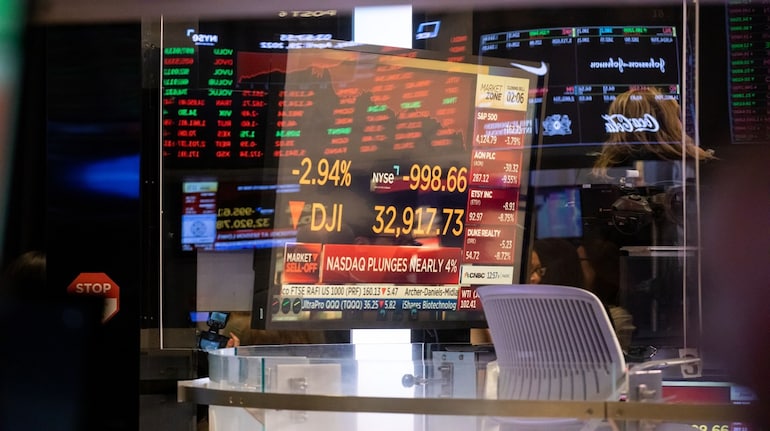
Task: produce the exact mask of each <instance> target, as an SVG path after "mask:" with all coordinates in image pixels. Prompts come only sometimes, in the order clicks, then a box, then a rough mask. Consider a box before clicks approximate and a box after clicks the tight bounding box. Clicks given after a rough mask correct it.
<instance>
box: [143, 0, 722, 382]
mask: <svg viewBox="0 0 770 431" xmlns="http://www.w3.org/2000/svg"><path fill="white" fill-rule="evenodd" d="M357 13H364V12H362V11H361V10H356V9H354V8H351V9H333V10H323V11H321V10H319V11H305V12H302V11H293V12H291V11H276V12H275V14H272V15H261V16H255V17H248V16H239V17H237V18H234V17H233V18H225V17H217V18H206V17H200V18H198V19H189V18H184V19H181V18H173V17H164V18H163V19H157V20H146V21H145V23H144V27H145V34H146V38H147V41H146V42H147V43H145V65H146V67H147V70H146V72H147V73H146V74H145V76H146V77H147V81H146V86H147V87H148V89H149V90H150V93H151V94H152V98H153V103H151V105H152V107H151V108H150V109H149V110H150V111H151V112H150V114H151V118H154V120H153V121H155V124H156V128H157V135H156V137H155V139H156V142H157V145H156V150H157V152H156V154H155V155H154V157H155V158H156V161H157V167H158V172H157V178H158V188H157V193H158V203H157V205H158V214H159V216H158V221H157V223H158V232H157V234H158V235H157V237H156V238H154V241H155V242H156V243H157V244H156V245H157V250H158V253H159V255H160V259H159V260H160V262H161V264H160V268H159V275H158V278H159V280H158V284H159V306H158V308H159V327H160V329H159V331H160V334H161V337H160V339H161V341H159V344H160V347H162V348H170V347H181V348H192V349H195V348H198V347H200V345H201V344H200V342H201V340H203V341H204V342H206V343H212V344H207V345H212V346H213V345H216V346H219V345H222V344H223V343H225V342H226V341H227V338H228V337H229V336H230V332H232V331H234V333H235V334H236V335H238V337H239V338H241V339H242V341H244V342H245V343H246V344H251V343H260V342H261V341H260V340H261V339H260V338H259V337H260V336H261V335H263V334H264V333H265V332H264V330H267V331H268V332H270V331H277V330H301V331H308V332H315V333H318V332H319V331H321V330H337V329H343V330H346V329H351V328H411V329H422V330H427V331H442V330H453V331H456V330H462V331H467V330H470V329H471V328H479V329H483V328H484V327H485V326H486V324H485V321H484V317H483V305H482V304H481V303H480V301H479V300H478V298H477V297H476V295H475V287H477V286H479V285H485V284H516V283H551V284H568V285H574V286H577V287H582V288H585V289H588V290H590V291H592V292H594V293H595V294H596V295H597V296H599V297H600V299H601V300H602V301H603V302H604V303H605V305H606V307H607V310H608V313H609V314H610V316H611V317H612V320H613V323H614V324H615V329H616V331H617V334H618V337H619V339H620V340H621V344H622V346H623V348H624V351H625V353H626V355H627V358H628V359H629V360H631V361H646V360H649V359H652V358H653V357H654V358H655V359H662V358H667V357H680V356H691V355H692V356H698V355H700V353H701V352H700V351H699V346H700V336H701V324H702V320H703V318H704V316H703V311H702V305H701V297H702V295H704V292H702V291H701V268H700V248H699V245H700V237H699V235H700V230H699V229H700V224H699V218H700V213H699V205H700V196H701V193H702V191H701V181H700V177H701V169H703V167H704V166H707V165H708V164H709V163H710V161H711V159H712V158H713V153H712V152H711V151H709V150H710V149H717V150H718V148H719V147H720V146H721V145H723V144H724V142H723V141H721V139H720V137H719V136H716V135H713V136H712V135H710V136H707V137H704V136H703V135H702V134H701V132H700V131H701V128H703V127H705V128H709V127H715V124H717V123H719V124H727V121H728V117H727V116H726V115H721V113H719V112H713V111H711V110H709V111H708V114H709V117H708V118H703V117H702V116H701V113H700V107H701V106H702V105H703V104H706V103H708V104H710V103H716V102H718V101H719V99H715V98H716V97H717V96H718V95H716V94H711V93H716V92H708V93H709V94H705V93H704V92H702V91H700V90H701V89H700V88H699V87H698V79H700V78H699V77H700V76H701V75H702V74H703V73H704V72H703V69H702V68H699V65H700V64H702V63H703V64H707V65H713V64H720V63H721V62H723V61H724V56H725V55H726V50H727V45H726V44H725V43H724V42H725V40H724V39H725V38H726V37H727V35H726V34H725V33H721V34H720V33H718V32H711V33H710V36H709V39H708V41H706V42H702V41H701V40H700V34H701V33H702V32H699V31H697V27H698V25H699V23H700V22H701V21H704V20H705V19H707V18H708V19H714V18H713V17H723V18H724V17H726V13H727V11H726V10H725V8H724V7H721V6H718V5H709V6H703V7H695V6H694V5H691V4H689V3H687V2H682V3H676V2H671V3H666V2H662V3H660V4H653V5H646V4H645V5H628V4H624V5H614V4H613V5H595V4H589V5H585V6H582V5H580V4H577V3H574V2H571V3H568V4H566V5H559V6H558V7H557V6H555V5H553V6H550V7H548V6H546V7H540V6H538V8H537V9H536V8H534V7H533V6H532V5H526V4H524V5H522V6H520V7H513V6H509V5H505V6H497V5H494V6H488V5H487V6H483V7H482V6H478V7H476V8H475V9H463V8H450V9H447V10H435V9H423V10H420V9H418V8H413V10H412V16H411V29H412V31H411V35H410V38H411V41H412V46H411V47H399V48H394V47H386V46H373V45H362V44H359V43H356V42H355V41H352V35H353V33H354V32H353V22H354V21H355V16H356V14H357ZM703 43H709V44H710V45H709V46H711V47H713V51H710V52H709V53H708V57H706V58H705V59H704V58H702V57H703V54H701V53H700V51H699V49H698V47H699V46H701V45H702V44H703ZM717 51H719V52H717ZM710 70H711V69H710ZM704 79H705V78H704ZM709 79H718V78H715V77H714V76H713V75H711V76H710V78H709ZM724 79H725V81H724V82H726V78H724ZM485 97H486V98H488V99H486V100H485V99H484V98H485ZM717 153H718V151H717ZM217 315H221V316H224V319H221V320H218V319H216V318H215V317H216V316H217ZM249 334H257V335H253V336H251V335H249ZM707 365H709V364H707ZM707 368H708V367H707ZM666 372H667V373H671V376H670V377H672V378H683V377H697V376H700V375H701V374H702V373H703V372H704V369H703V368H702V367H699V368H697V369H694V368H687V369H684V368H683V369H677V370H669V371H666Z"/></svg>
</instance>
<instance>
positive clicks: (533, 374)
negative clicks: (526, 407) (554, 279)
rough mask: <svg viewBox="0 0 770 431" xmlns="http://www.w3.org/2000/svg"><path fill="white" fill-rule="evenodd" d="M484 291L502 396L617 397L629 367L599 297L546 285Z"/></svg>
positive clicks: (481, 291) (479, 290) (481, 290)
mask: <svg viewBox="0 0 770 431" xmlns="http://www.w3.org/2000/svg"><path fill="white" fill-rule="evenodd" d="M477 293H478V295H479V297H480V299H481V303H482V305H483V307H484V313H485V316H486V319H487V324H488V325H489V329H490V332H491V336H492V342H493V343H494V346H495V352H496V355H497V363H498V366H499V377H498V380H497V398H499V399H517V400H574V401H598V400H610V401H615V399H613V397H617V396H618V395H619V392H620V390H621V388H622V386H623V383H624V380H625V372H626V364H625V360H624V358H623V353H622V351H621V349H620V344H619V343H618V340H617V336H616V335H615V332H614V331H613V329H612V324H611V322H610V320H609V317H608V316H607V312H606V311H605V309H604V306H603V304H602V303H601V301H600V300H599V299H598V298H597V297H596V295H594V294H592V293H591V292H588V291H586V290H583V289H578V288H575V287H567V286H555V285H542V284H538V285H524V284H522V285H491V286H481V287H479V288H477Z"/></svg>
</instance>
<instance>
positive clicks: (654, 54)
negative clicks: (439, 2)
mask: <svg viewBox="0 0 770 431" xmlns="http://www.w3.org/2000/svg"><path fill="white" fill-rule="evenodd" d="M682 27H683V24H682V8H681V7H676V6H674V7H671V6H668V7H666V6H643V7H634V6H627V5H624V6H622V7H613V6H611V5H607V6H606V7H605V6H602V7H601V8H597V7H584V8H551V9H548V8H546V9H544V10H540V9H538V10H529V9H520V10H515V9H514V10H489V11H486V10H485V11H479V12H476V13H475V14H474V18H473V32H474V38H473V40H474V41H475V42H476V45H475V46H474V50H475V52H477V53H478V55H479V56H483V57H490V56H491V57H498V58H507V59H510V60H513V61H512V63H511V64H512V66H513V67H517V66H518V63H517V61H516V60H521V59H524V60H531V61H535V62H539V63H540V67H538V68H537V69H536V70H535V72H538V71H540V73H543V72H545V71H546V70H548V71H549V72H550V75H549V79H548V86H547V88H542V89H541V90H540V91H539V94H538V97H535V98H532V99H530V101H531V103H535V104H537V105H538V106H539V107H541V108H544V110H545V113H544V117H543V123H542V127H535V129H536V130H539V131H541V132H542V135H543V136H542V142H543V145H544V147H545V148H550V149H551V150H550V151H546V152H544V156H546V157H547V158H546V160H545V161H544V162H545V163H547V164H548V163H550V164H551V166H548V165H546V166H543V167H544V168H550V167H558V168H563V167H565V164H566V166H568V167H572V168H575V167H581V166H590V165H591V164H592V163H593V160H594V156H595V152H596V151H597V149H598V148H600V146H601V145H602V143H603V142H604V141H606V140H607V136H608V134H610V133H613V132H614V131H617V130H621V129H622V128H624V127H625V124H626V123H627V122H629V121H632V120H633V119H626V118H618V117H617V116H616V117H610V116H608V115H607V111H608V108H609V105H610V103H612V101H613V100H614V99H615V97H616V96H617V95H618V94H621V93H623V92H626V91H628V90H630V89H634V88H640V87H648V86H651V87H656V88H658V89H659V90H661V91H662V92H663V93H664V95H665V96H666V97H670V98H673V99H675V100H678V101H680V103H682V102H683V101H682V97H683V95H685V94H688V93H687V92H686V91H685V88H684V86H683V84H685V83H684V82H683V79H682V76H683V75H682V71H683V66H682V53H683V52H684V43H685V39H686V38H685V37H684V34H683V30H682ZM690 58H691V57H690ZM520 67H526V66H520ZM689 94H690V95H691V94H692V92H690V93H689ZM683 105H685V103H683ZM686 105H687V106H694V104H692V105H691V104H689V103H688V104H686ZM687 117H688V118H687V119H686V120H687V123H686V126H687V127H688V128H689V129H691V128H692V127H693V125H694V123H693V121H692V120H693V117H692V112H688V116H687ZM548 157H550V159H549V158H548ZM563 162H566V163H563Z"/></svg>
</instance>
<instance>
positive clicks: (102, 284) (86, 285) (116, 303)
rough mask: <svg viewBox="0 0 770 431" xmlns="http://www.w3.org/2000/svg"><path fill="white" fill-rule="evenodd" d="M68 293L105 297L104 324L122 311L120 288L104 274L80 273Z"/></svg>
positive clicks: (69, 287)
mask: <svg viewBox="0 0 770 431" xmlns="http://www.w3.org/2000/svg"><path fill="white" fill-rule="evenodd" d="M67 293H69V294H71V295H92V296H101V297H103V298H104V314H103V315H102V323H104V322H106V321H108V320H110V319H111V318H112V316H114V315H115V314H116V313H117V312H118V310H119V309H120V287H118V285H117V284H116V283H115V282H114V281H112V279H110V277H108V276H107V274H105V273H103V272H82V273H80V274H79V275H78V276H77V277H75V279H74V280H72V282H71V283H70V285H69V286H68V287H67Z"/></svg>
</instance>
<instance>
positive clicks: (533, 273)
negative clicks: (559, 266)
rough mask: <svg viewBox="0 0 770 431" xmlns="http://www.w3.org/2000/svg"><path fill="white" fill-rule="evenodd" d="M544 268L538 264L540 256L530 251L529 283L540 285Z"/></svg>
mask: <svg viewBox="0 0 770 431" xmlns="http://www.w3.org/2000/svg"><path fill="white" fill-rule="evenodd" d="M544 273H545V268H544V267H543V265H542V264H541V263H540V256H538V255H537V252H536V251H534V250H532V253H530V257H529V282H530V283H532V284H540V283H541V282H542V281H543V274H544Z"/></svg>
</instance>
